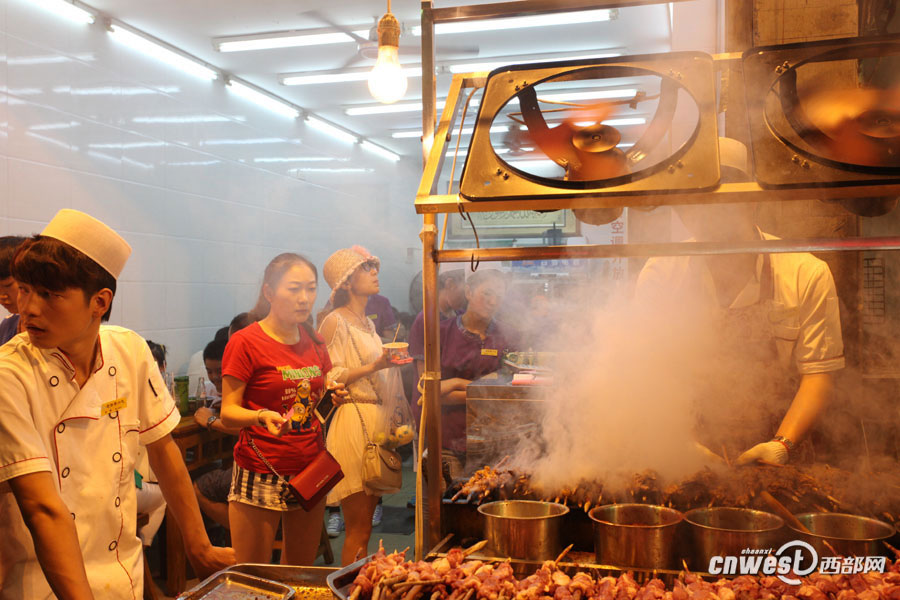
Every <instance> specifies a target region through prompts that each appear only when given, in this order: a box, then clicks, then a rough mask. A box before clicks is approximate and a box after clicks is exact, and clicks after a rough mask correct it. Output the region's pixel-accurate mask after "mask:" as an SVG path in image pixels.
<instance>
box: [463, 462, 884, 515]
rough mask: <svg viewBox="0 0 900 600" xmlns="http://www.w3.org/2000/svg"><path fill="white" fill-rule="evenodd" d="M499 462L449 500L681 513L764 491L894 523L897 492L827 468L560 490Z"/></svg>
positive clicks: (803, 505) (792, 504)
mask: <svg viewBox="0 0 900 600" xmlns="http://www.w3.org/2000/svg"><path fill="white" fill-rule="evenodd" d="M503 463H504V461H501V462H500V463H498V464H497V465H494V466H485V467H484V468H482V469H479V470H478V471H476V472H475V473H474V474H473V475H472V477H470V478H469V479H468V480H467V481H464V482H459V483H458V484H457V486H455V487H452V488H451V489H450V491H449V497H450V498H451V500H452V501H454V502H456V501H460V500H463V501H465V502H467V503H472V504H480V503H482V502H486V501H492V500H507V499H519V500H543V501H547V502H557V503H561V504H566V505H568V506H569V507H570V508H581V509H583V510H584V511H585V512H587V511H589V510H590V509H591V507H593V506H598V505H601V504H610V503H617V502H638V503H644V504H657V505H661V506H669V507H672V508H676V509H678V510H681V511H686V510H690V509H691V508H699V507H704V506H735V507H744V508H754V507H756V508H759V507H760V506H761V503H760V498H759V491H760V490H767V491H768V492H769V493H770V494H772V496H774V497H776V498H778V500H779V501H780V502H781V503H782V504H784V505H785V506H786V507H787V508H788V509H789V510H790V511H791V512H792V513H801V512H808V511H814V512H844V513H852V514H859V515H870V516H872V517H875V518H878V519H881V520H885V521H889V522H891V523H896V522H898V521H900V494H894V495H890V494H883V493H881V494H880V495H879V494H874V493H867V494H865V495H863V494H861V493H860V492H859V490H860V489H861V488H862V484H861V483H859V482H857V481H856V479H858V477H856V478H855V477H854V474H851V473H846V472H844V471H840V470H838V469H833V468H831V467H827V466H826V467H822V466H817V467H813V468H810V467H804V468H797V467H794V466H782V465H758V466H753V467H743V468H740V469H727V470H725V469H721V470H715V471H714V470H712V469H703V470H701V471H698V472H697V473H695V474H694V475H692V476H690V477H688V478H686V479H684V480H683V481H680V482H677V483H672V482H662V481H661V480H660V478H659V477H658V476H657V475H656V474H655V473H654V472H652V471H644V472H642V473H636V474H635V475H633V476H632V477H631V480H630V481H629V482H628V484H627V485H625V486H624V487H622V486H620V489H616V490H613V489H610V488H609V487H608V486H606V485H604V483H603V482H600V481H579V482H577V483H576V484H574V485H571V486H566V487H563V488H561V489H545V488H543V487H541V486H539V485H538V484H537V483H536V482H534V481H533V480H532V477H531V475H530V474H529V473H524V472H517V471H515V470H513V469H511V468H506V467H504V466H503ZM870 478H871V475H870ZM885 485H887V484H885ZM888 487H890V486H888ZM897 489H898V490H900V487H897ZM891 498H894V500H893V501H892V500H891Z"/></svg>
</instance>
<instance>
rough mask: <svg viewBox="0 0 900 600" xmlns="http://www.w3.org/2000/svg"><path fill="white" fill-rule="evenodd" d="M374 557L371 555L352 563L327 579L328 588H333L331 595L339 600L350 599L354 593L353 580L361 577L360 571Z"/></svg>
mask: <svg viewBox="0 0 900 600" xmlns="http://www.w3.org/2000/svg"><path fill="white" fill-rule="evenodd" d="M373 556H375V555H374V554H370V555H369V556H367V557H365V558H361V559H359V560H358V561H356V562H355V563H351V564H349V565H347V566H346V567H342V568H340V569H338V570H337V571H335V572H334V573H331V574H330V575H329V576H328V577H327V581H328V587H329V588H331V593H332V594H334V597H335V598H337V599H338V600H347V599H348V598H350V594H351V592H353V580H354V579H356V576H357V575H359V571H360V569H362V568H363V565H365V564H366V563H367V562H369V561H370V560H371V559H372V557H373Z"/></svg>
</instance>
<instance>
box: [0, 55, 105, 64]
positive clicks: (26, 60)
mask: <svg viewBox="0 0 900 600" xmlns="http://www.w3.org/2000/svg"><path fill="white" fill-rule="evenodd" d="M75 60H80V61H85V62H91V61H93V60H94V55H93V54H76V55H75V56H74V57H72V56H63V55H59V54H48V55H39V56H17V57H14V58H8V59H7V60H6V63H7V64H9V65H12V66H30V65H54V64H59V63H67V62H73V61H75Z"/></svg>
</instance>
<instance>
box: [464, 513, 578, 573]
mask: <svg viewBox="0 0 900 600" xmlns="http://www.w3.org/2000/svg"><path fill="white" fill-rule="evenodd" d="M478 512H480V513H481V514H482V515H484V537H485V539H486V540H487V541H488V548H489V550H490V551H491V552H493V553H494V555H495V556H508V557H509V558H518V559H522V560H549V559H552V558H556V556H557V555H558V554H559V553H560V552H561V551H562V543H561V541H560V525H561V523H562V520H563V518H564V517H565V515H566V514H568V512H569V507H567V506H564V505H562V504H556V503H554V502H535V501H531V500H502V501H500V502H488V503H487V504H482V505H481V506H479V507H478Z"/></svg>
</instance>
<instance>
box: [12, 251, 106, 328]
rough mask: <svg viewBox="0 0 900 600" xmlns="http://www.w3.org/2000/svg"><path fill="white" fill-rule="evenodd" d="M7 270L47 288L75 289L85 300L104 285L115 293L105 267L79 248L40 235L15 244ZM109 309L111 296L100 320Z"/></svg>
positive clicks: (18, 277) (20, 278)
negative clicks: (82, 294)
mask: <svg viewBox="0 0 900 600" xmlns="http://www.w3.org/2000/svg"><path fill="white" fill-rule="evenodd" d="M11 272H12V276H13V278H14V279H15V280H16V281H17V282H19V283H23V284H25V285H30V286H33V287H40V288H44V289H46V290H49V291H51V292H62V291H64V290H68V289H71V288H76V289H79V290H81V291H82V293H84V297H85V301H87V300H88V299H89V298H90V297H91V296H93V295H94V294H96V293H97V292H99V291H100V290H102V289H104V288H108V289H109V290H110V291H111V292H112V293H113V296H115V295H116V278H115V277H113V276H112V274H110V272H109V271H107V270H106V269H104V268H103V267H101V266H100V265H99V264H97V263H96V262H95V261H94V260H93V259H92V258H90V257H89V256H88V255H87V254H85V253H83V252H81V251H80V250H76V249H75V248H73V247H72V246H70V245H68V244H66V243H65V242H61V241H59V240H57V239H56V238H52V237H47V236H43V235H36V236H34V237H30V238H28V239H26V240H25V241H24V242H22V243H21V244H20V245H19V247H18V248H17V249H16V253H15V256H13V260H12V268H11ZM111 312H112V300H110V302H109V310H107V311H106V314H104V315H103V317H102V318H101V321H108V320H109V315H110V313H111Z"/></svg>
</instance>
